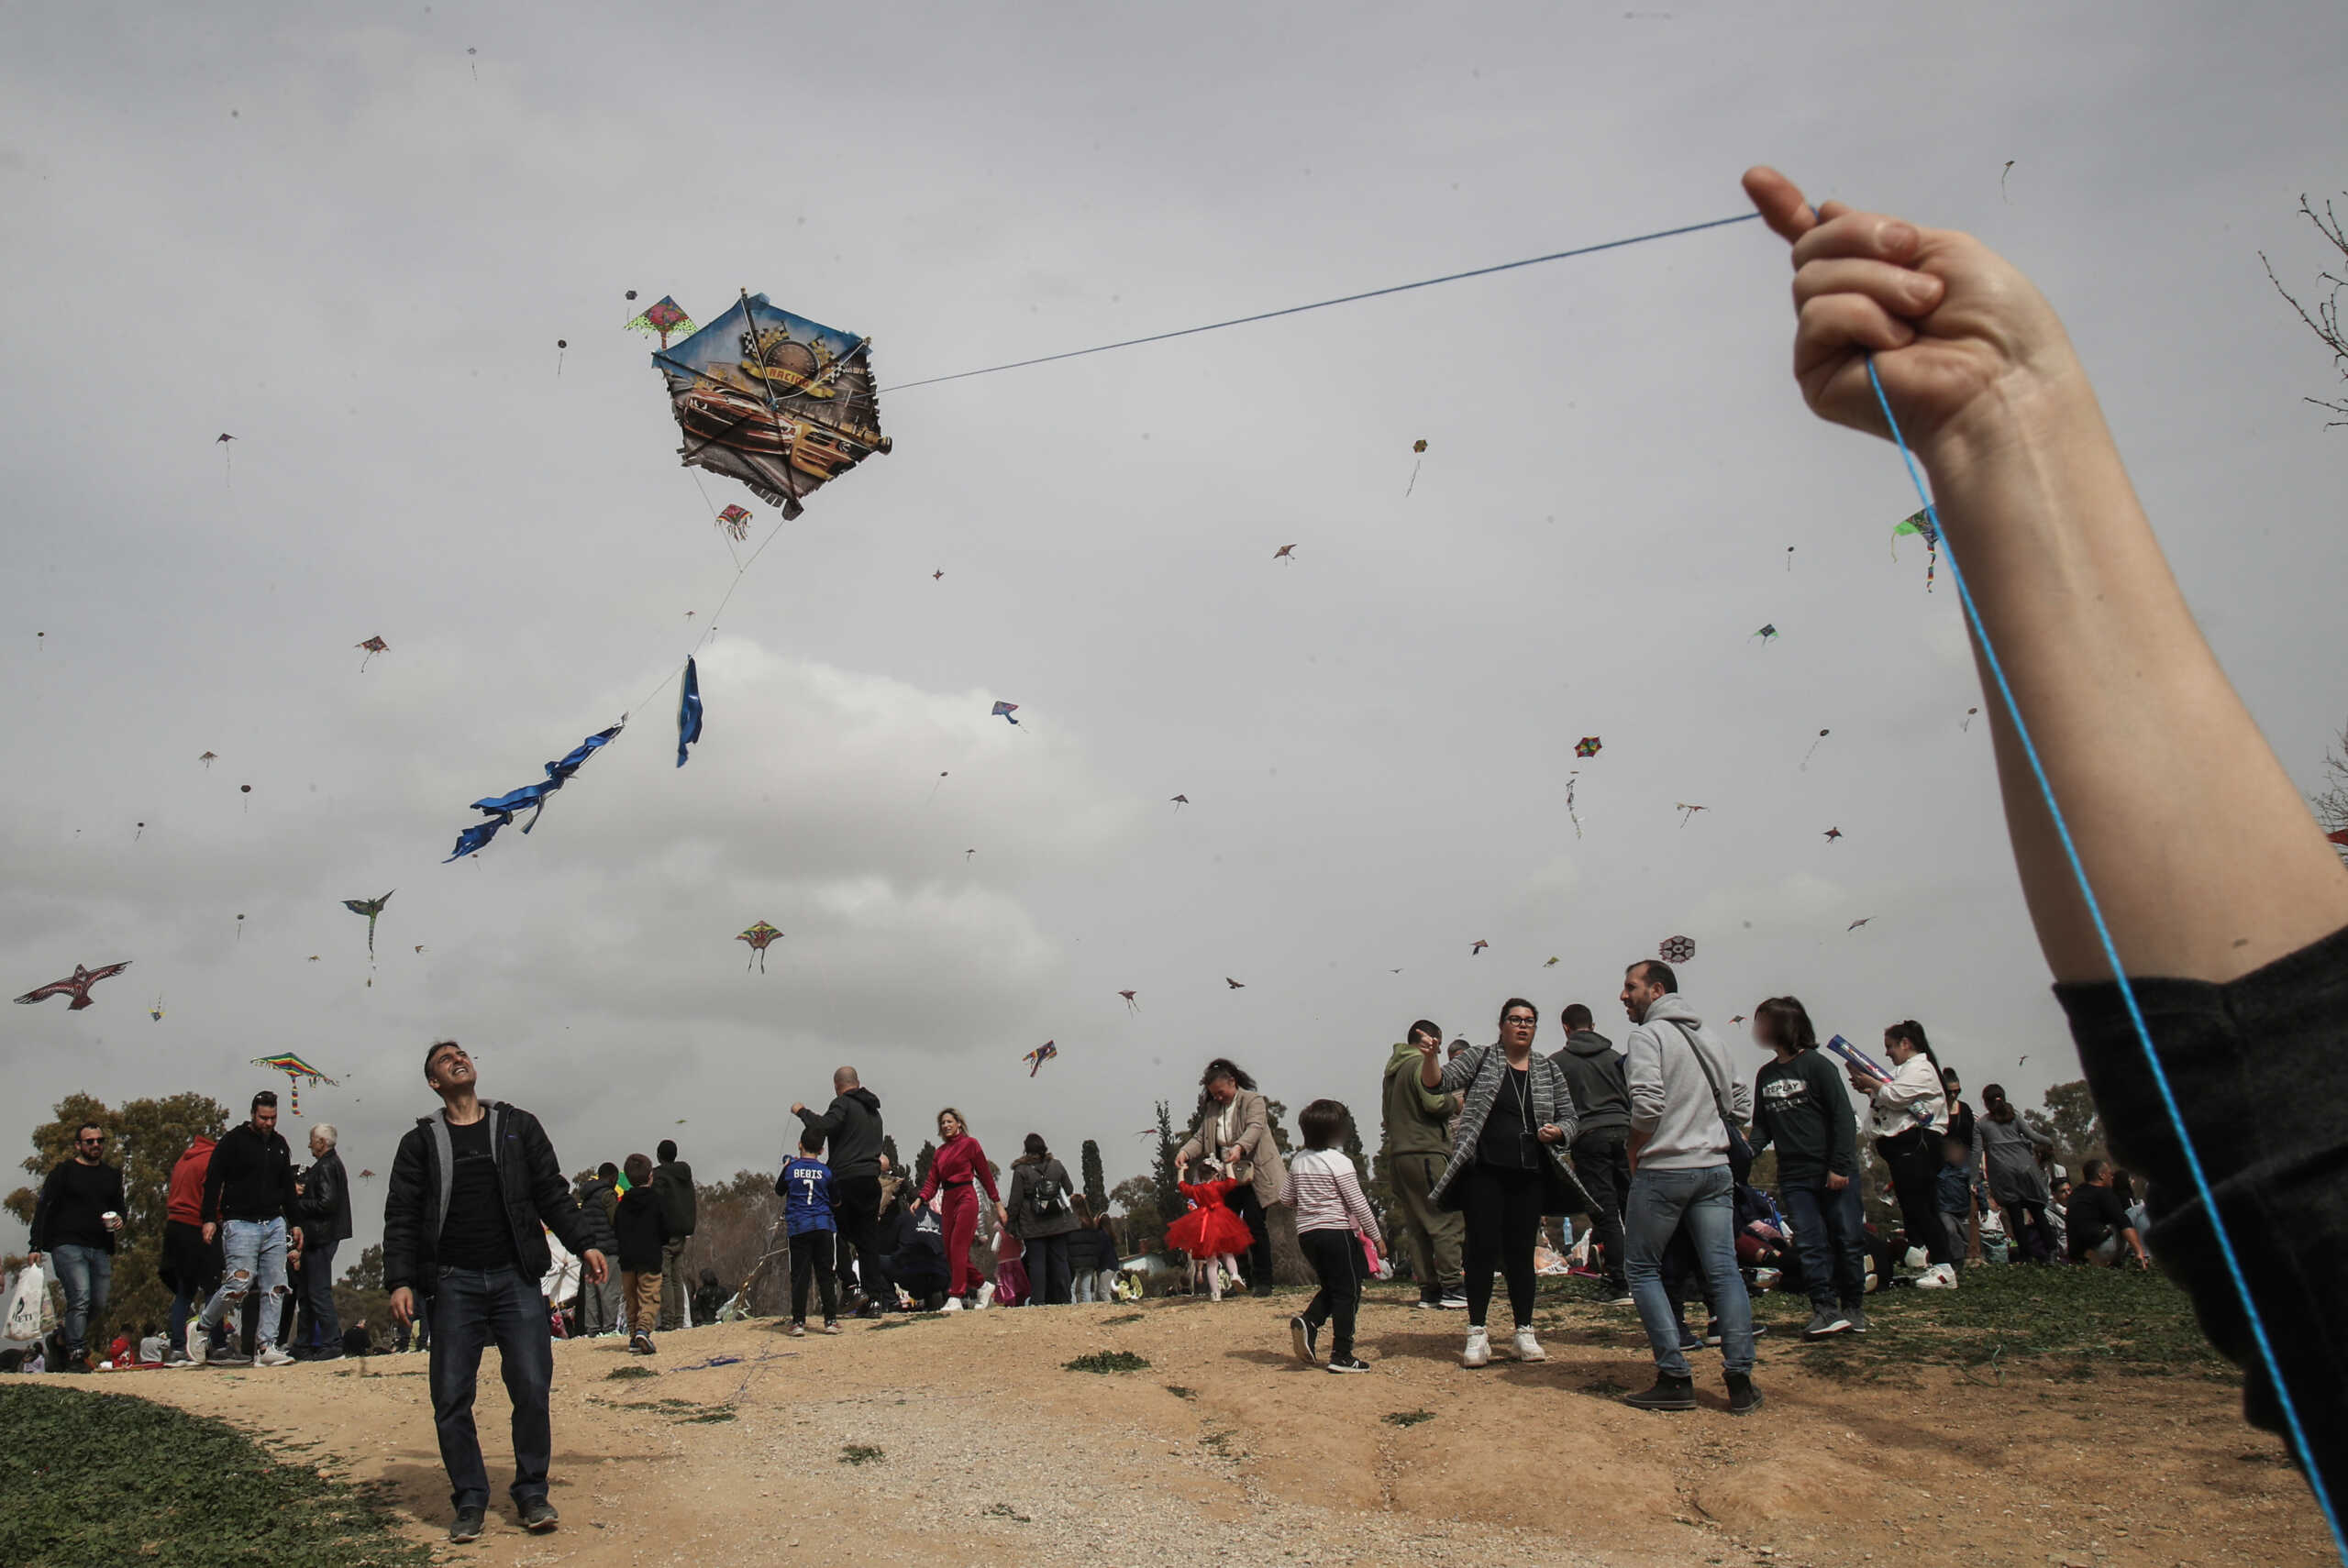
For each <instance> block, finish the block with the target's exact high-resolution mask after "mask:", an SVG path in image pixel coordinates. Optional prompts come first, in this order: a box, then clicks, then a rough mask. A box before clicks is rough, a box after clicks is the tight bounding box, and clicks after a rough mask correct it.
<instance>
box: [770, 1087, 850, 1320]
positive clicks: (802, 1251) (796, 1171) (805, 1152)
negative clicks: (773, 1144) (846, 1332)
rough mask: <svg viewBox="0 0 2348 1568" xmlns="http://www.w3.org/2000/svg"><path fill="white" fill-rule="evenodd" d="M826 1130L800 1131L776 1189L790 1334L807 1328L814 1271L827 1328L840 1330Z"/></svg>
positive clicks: (775, 1185)
mask: <svg viewBox="0 0 2348 1568" xmlns="http://www.w3.org/2000/svg"><path fill="white" fill-rule="evenodd" d="M823 1153H824V1135H823V1133H821V1132H817V1131H816V1130H815V1129H814V1128H813V1127H810V1128H808V1129H807V1130H806V1131H804V1132H802V1133H800V1134H799V1153H798V1154H796V1155H794V1156H792V1161H791V1163H790V1164H789V1165H785V1166H783V1167H782V1175H781V1176H777V1177H776V1178H775V1183H774V1189H775V1191H777V1192H778V1193H781V1195H782V1229H783V1233H784V1234H785V1235H786V1236H788V1237H789V1238H790V1239H791V1334H792V1338H793V1339H800V1338H803V1337H805V1335H806V1332H807V1281H808V1278H809V1276H810V1275H813V1276H814V1280H815V1283H816V1286H817V1287H818V1288H819V1289H820V1290H821V1291H822V1292H823V1297H824V1332H825V1333H827V1334H836V1333H838V1332H839V1331H840V1325H839V1315H838V1303H837V1301H836V1299H835V1296H834V1284H833V1275H832V1247H833V1243H834V1241H835V1239H836V1234H837V1231H838V1230H839V1221H838V1220H837V1219H836V1217H835V1216H834V1214H833V1188H832V1167H831V1166H829V1165H825V1163H824V1161H823Z"/></svg>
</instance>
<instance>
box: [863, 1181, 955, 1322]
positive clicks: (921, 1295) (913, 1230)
mask: <svg viewBox="0 0 2348 1568" xmlns="http://www.w3.org/2000/svg"><path fill="white" fill-rule="evenodd" d="M876 1244H878V1245H883V1246H886V1247H887V1248H888V1249H889V1250H888V1251H887V1252H885V1253H881V1254H879V1262H880V1264H881V1272H882V1275H883V1276H884V1277H885V1278H886V1279H887V1280H888V1281H889V1283H890V1284H891V1286H892V1287H894V1288H897V1289H902V1290H903V1291H904V1293H905V1295H906V1296H907V1297H909V1298H910V1300H911V1302H912V1305H913V1309H914V1310H915V1311H922V1312H935V1311H936V1310H938V1309H940V1308H942V1307H944V1306H945V1305H946V1287H947V1284H948V1283H949V1281H950V1278H951V1275H950V1271H949V1270H948V1269H947V1264H946V1226H945V1220H944V1219H943V1217H942V1216H940V1215H939V1213H938V1211H937V1209H936V1208H935V1207H934V1206H932V1205H931V1204H929V1203H926V1202H924V1201H922V1200H920V1199H918V1198H916V1199H914V1202H913V1204H912V1206H911V1207H910V1208H907V1207H903V1206H900V1207H899V1208H898V1209H896V1211H895V1212H893V1213H892V1214H888V1215H884V1216H883V1217H882V1220H881V1229H880V1231H879V1235H878V1241H877V1242H876Z"/></svg>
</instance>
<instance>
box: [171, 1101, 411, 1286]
mask: <svg viewBox="0 0 2348 1568" xmlns="http://www.w3.org/2000/svg"><path fill="white" fill-rule="evenodd" d="M425 1150H426V1144H425V1132H424V1129H423V1128H421V1127H415V1128H410V1129H409V1130H408V1133H407V1136H405V1137H404V1138H402V1139H401V1140H400V1146H399V1148H398V1150H397V1151H396V1152H395V1153H394V1154H393V1155H392V1174H391V1178H390V1179H389V1180H388V1181H386V1182H384V1184H383V1288H384V1289H386V1290H397V1289H398V1288H399V1287H400V1286H407V1287H408V1288H410V1289H411V1290H421V1288H422V1287H423V1285H424V1283H425V1282H424V1281H423V1280H422V1279H421V1278H419V1277H418V1275H419V1273H420V1271H421V1270H422V1268H423V1257H424V1240H425V1237H424V1225H425V1217H426V1215H428V1214H430V1213H431V1212H432V1209H433V1207H434V1203H433V1198H432V1195H431V1194H430V1192H429V1191H427V1190H426V1189H427V1187H428V1185H429V1184H430V1182H431V1180H432V1169H431V1165H432V1162H431V1160H430V1159H429V1158H428V1157H427V1156H426V1153H425ZM219 1164H220V1162H219V1161H218V1160H217V1159H215V1160H214V1161H213V1166H214V1168H215V1169H217V1168H218V1167H219Z"/></svg>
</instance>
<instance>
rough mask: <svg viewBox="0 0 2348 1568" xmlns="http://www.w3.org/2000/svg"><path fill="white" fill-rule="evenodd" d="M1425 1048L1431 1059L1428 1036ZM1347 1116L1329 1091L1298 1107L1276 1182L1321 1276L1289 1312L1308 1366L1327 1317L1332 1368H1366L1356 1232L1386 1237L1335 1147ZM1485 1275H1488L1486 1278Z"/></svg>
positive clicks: (1377, 1244) (1292, 1334)
mask: <svg viewBox="0 0 2348 1568" xmlns="http://www.w3.org/2000/svg"><path fill="white" fill-rule="evenodd" d="M1423 1049H1424V1051H1425V1053H1426V1055H1427V1057H1428V1059H1429V1060H1433V1043H1432V1042H1429V1043H1428V1044H1427V1046H1425V1047H1423ZM1351 1120H1352V1113H1351V1112H1350V1111H1348V1110H1346V1108H1345V1106H1344V1105H1342V1104H1340V1103H1339V1102H1338V1101H1336V1100H1334V1099H1316V1100H1314V1101H1313V1102H1312V1104H1311V1105H1308V1106H1306V1107H1305V1108H1304V1109H1303V1110H1302V1111H1301V1112H1299V1113H1298V1115H1297V1119H1296V1125H1297V1130H1298V1131H1299V1132H1302V1133H1303V1134H1304V1152H1303V1153H1302V1154H1298V1155H1296V1156H1295V1157H1294V1158H1293V1159H1291V1160H1290V1161H1289V1163H1288V1172H1287V1175H1286V1176H1285V1177H1284V1178H1283V1180H1282V1182H1281V1185H1280V1201H1281V1202H1282V1203H1285V1204H1287V1205H1288V1206H1289V1207H1290V1208H1291V1209H1295V1210H1296V1241H1297V1245H1298V1246H1299V1247H1300V1248H1301V1249H1302V1251H1303V1253H1304V1259H1305V1262H1307V1263H1309V1264H1312V1273H1313V1275H1314V1276H1315V1277H1316V1278H1318V1279H1319V1280H1320V1282H1321V1288H1320V1289H1319V1290H1318V1291H1317V1292H1315V1293H1314V1295H1313V1297H1312V1300H1311V1301H1310V1302H1308V1303H1307V1304H1306V1305H1305V1309H1304V1310H1303V1311H1301V1312H1300V1313H1298V1314H1297V1315H1296V1316H1295V1317H1293V1318H1291V1319H1290V1320H1289V1324H1288V1331H1289V1343H1290V1347H1291V1348H1293V1349H1294V1350H1295V1352H1296V1358H1297V1359H1298V1360H1299V1361H1301V1362H1302V1363H1304V1364H1306V1365H1307V1366H1311V1365H1312V1364H1313V1363H1314V1362H1315V1361H1317V1360H1318V1359H1319V1353H1320V1347H1319V1343H1318V1342H1319V1340H1320V1337H1321V1329H1322V1326H1323V1325H1324V1324H1326V1325H1328V1327H1329V1331H1330V1332H1329V1363H1328V1365H1329V1370H1330V1371H1331V1372H1338V1373H1344V1372H1368V1370H1369V1365H1368V1363H1367V1362H1364V1361H1362V1360H1361V1359H1360V1358H1358V1357H1357V1356H1356V1355H1355V1354H1354V1316H1355V1314H1356V1312H1357V1310H1358V1309H1359V1308H1360V1306H1361V1279H1362V1273H1363V1264H1364V1263H1365V1262H1366V1260H1365V1259H1364V1257H1363V1256H1362V1251H1361V1242H1360V1241H1359V1240H1358V1239H1357V1232H1358V1233H1359V1236H1360V1237H1367V1238H1368V1241H1369V1243H1370V1245H1371V1246H1372V1247H1373V1248H1376V1249H1379V1250H1380V1251H1382V1250H1383V1248H1384V1245H1385V1242H1384V1239H1383V1236H1382V1235H1381V1233H1380V1232H1379V1228H1378V1216H1377V1215H1375V1214H1374V1213H1372V1212H1371V1211H1370V1207H1369V1200H1368V1198H1364V1197H1363V1196H1362V1190H1361V1177H1360V1174H1359V1173H1358V1172H1357V1171H1356V1170H1355V1169H1354V1163H1353V1161H1351V1160H1350V1159H1347V1158H1346V1155H1345V1154H1343V1153H1342V1152H1340V1151H1339V1149H1338V1148H1337V1144H1338V1143H1339V1142H1340V1141H1341V1140H1342V1139H1343V1138H1344V1137H1345V1135H1346V1123H1347V1122H1349V1121H1351ZM1490 1277H1491V1276H1490V1274H1489V1273H1488V1274H1487V1275H1485V1278H1486V1280H1487V1281H1488V1282H1489V1281H1490ZM1487 1288H1488V1289H1489V1288H1490V1286H1489V1284H1488V1285H1487Z"/></svg>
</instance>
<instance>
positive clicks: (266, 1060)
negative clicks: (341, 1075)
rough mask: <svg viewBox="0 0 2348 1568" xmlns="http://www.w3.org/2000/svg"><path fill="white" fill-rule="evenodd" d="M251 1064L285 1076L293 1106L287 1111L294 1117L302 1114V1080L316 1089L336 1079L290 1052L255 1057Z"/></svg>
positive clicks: (334, 1081)
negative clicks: (308, 1081)
mask: <svg viewBox="0 0 2348 1568" xmlns="http://www.w3.org/2000/svg"><path fill="white" fill-rule="evenodd" d="M252 1062H253V1066H256V1067H267V1068H268V1069H269V1070H270V1071H271V1072H272V1073H283V1074H284V1075H285V1077H286V1080H287V1082H288V1083H289V1084H290V1085H291V1086H292V1088H291V1089H290V1091H289V1092H290V1094H291V1097H292V1099H293V1104H292V1105H291V1106H290V1107H289V1108H288V1109H290V1110H292V1111H293V1113H294V1115H296V1116H299V1115H301V1114H302V1080H303V1079H304V1078H307V1079H309V1080H310V1087H311V1088H316V1087H317V1086H318V1085H320V1084H332V1083H336V1082H337V1080H336V1079H333V1078H330V1077H327V1076H326V1075H325V1074H324V1073H322V1072H320V1071H318V1070H317V1068H316V1067H314V1066H310V1064H309V1063H307V1062H305V1061H304V1060H302V1058H301V1057H299V1056H297V1055H294V1053H293V1052H291V1051H281V1052H279V1053H278V1054H277V1055H274V1056H255V1057H254V1058H253V1059H252Z"/></svg>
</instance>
